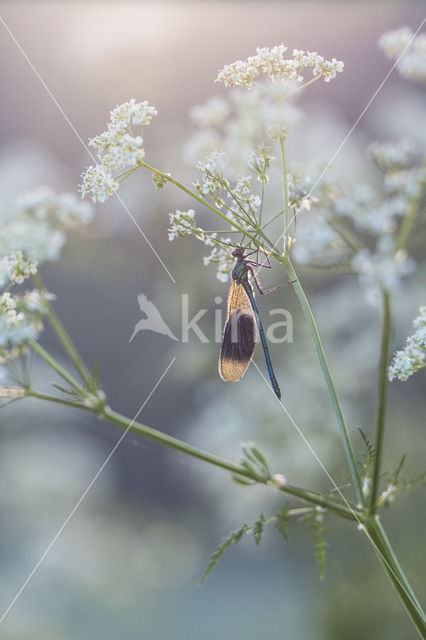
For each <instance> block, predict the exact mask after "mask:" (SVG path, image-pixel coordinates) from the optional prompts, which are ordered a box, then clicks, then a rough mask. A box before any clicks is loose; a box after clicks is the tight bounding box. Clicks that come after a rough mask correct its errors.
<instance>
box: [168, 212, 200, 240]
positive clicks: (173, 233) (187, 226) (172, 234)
mask: <svg viewBox="0 0 426 640" xmlns="http://www.w3.org/2000/svg"><path fill="white" fill-rule="evenodd" d="M169 216H170V229H169V240H170V242H172V241H173V240H175V239H176V238H185V237H187V236H196V237H197V238H199V239H204V235H203V230H202V229H200V228H199V227H197V226H196V224H195V220H194V216H195V211H194V210H193V209H189V210H188V211H179V209H178V210H177V211H174V212H172V213H170V214H169Z"/></svg>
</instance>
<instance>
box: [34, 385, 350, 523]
mask: <svg viewBox="0 0 426 640" xmlns="http://www.w3.org/2000/svg"><path fill="white" fill-rule="evenodd" d="M27 396H28V397H32V398H35V399H39V400H45V401H48V402H54V403H58V404H61V405H66V406H69V407H72V408H74V409H82V410H84V411H91V412H92V413H95V414H96V415H99V416H102V417H104V418H106V419H107V420H109V422H112V423H114V424H117V425H118V426H120V427H121V428H123V429H128V428H129V429H130V430H131V431H134V432H135V433H139V434H140V435H142V436H143V437H145V438H148V439H150V440H154V441H155V442H158V443H159V444H162V445H165V446H167V447H170V448H172V449H175V450H176V451H180V452H182V453H185V454H186V455H189V456H191V457H193V458H197V459H198V460H203V461H204V462H207V463H209V464H212V465H214V466H216V467H220V468H221V469H225V470H226V471H230V472H231V473H232V474H236V475H238V476H244V477H245V478H248V479H250V480H253V481H254V482H264V479H263V478H262V477H260V476H257V475H256V473H254V472H253V471H250V470H249V469H247V468H245V467H243V466H241V465H239V464H235V463H233V462H228V461H227V460H224V459H223V458H219V457H218V456H215V455H213V454H210V453H207V452H206V451H203V450H202V449H198V448H197V447H193V446H192V445H190V444H187V443H186V442H182V441H181V440H178V439H177V438H174V437H173V436H169V435H167V434H166V433H162V432H161V431H158V430H157V429H153V428H152V427H148V426H147V425H144V424H141V423H140V422H136V421H135V420H130V419H129V418H127V417H126V416H123V415H121V414H120V413H117V412H116V411H113V410H112V409H111V408H110V407H108V406H107V405H105V406H104V407H102V408H101V407H99V408H93V407H90V406H86V405H84V404H82V403H79V402H73V401H71V400H66V399H63V398H58V397H56V396H51V395H47V394H43V393H39V392H37V391H35V390H34V389H28V391H27ZM272 484H273V486H274V487H276V488H278V489H280V490H281V491H284V492H285V493H287V494H289V495H291V496H294V497H297V498H300V499H301V500H304V501H306V502H309V503H311V504H314V505H318V506H322V507H324V508H325V509H329V510H330V511H332V512H333V513H335V514H336V515H339V516H341V517H344V518H349V519H352V520H353V519H354V516H353V514H352V513H351V511H350V510H349V509H347V508H346V507H345V506H344V505H340V504H339V503H338V502H335V501H334V500H330V499H328V498H326V497H324V496H323V495H322V494H317V493H316V492H315V491H308V490H305V489H302V488H300V487H294V486H291V485H284V486H281V485H280V486H278V485H277V484H275V483H272Z"/></svg>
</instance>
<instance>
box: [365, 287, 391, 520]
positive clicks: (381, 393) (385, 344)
mask: <svg viewBox="0 0 426 640" xmlns="http://www.w3.org/2000/svg"><path fill="white" fill-rule="evenodd" d="M382 305H383V320H382V342H381V347H380V362H379V380H378V391H377V416H376V436H375V445H374V449H375V455H374V460H373V473H372V476H371V491H370V501H369V510H370V513H374V511H375V508H376V500H377V493H378V488H379V478H380V465H381V461H382V448H383V435H384V428H385V417H386V396H387V384H388V378H387V366H388V360H389V345H390V335H391V325H392V319H391V304H390V295H389V293H388V292H387V291H385V290H383V292H382Z"/></svg>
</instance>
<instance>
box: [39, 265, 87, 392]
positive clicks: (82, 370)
mask: <svg viewBox="0 0 426 640" xmlns="http://www.w3.org/2000/svg"><path fill="white" fill-rule="evenodd" d="M33 280H34V283H35V285H36V287H37V288H38V289H39V290H45V289H46V287H45V286H44V283H43V280H42V279H41V276H40V274H39V273H36V274H35V275H34V276H33ZM47 305H48V309H49V311H48V314H47V319H48V320H49V323H50V325H51V327H52V329H53V330H54V332H55V333H56V335H57V337H58V339H59V341H60V343H61V344H62V346H63V348H64V350H65V352H66V353H67V354H68V356H69V358H70V360H71V362H72V363H73V365H74V366H75V368H76V370H77V371H78V373H79V375H80V377H81V379H82V380H83V382H84V383H85V384H86V386H87V388H88V389H90V390H91V391H94V390H95V389H96V385H95V383H94V381H93V379H92V376H91V375H90V373H89V371H88V369H87V368H86V365H85V364H84V362H83V360H82V358H81V356H80V354H79V353H78V351H77V349H76V347H75V345H74V343H73V341H72V340H71V338H70V336H69V335H68V333H67V331H66V329H65V327H64V326H63V324H62V322H61V321H60V320H59V318H58V316H57V315H56V313H55V311H54V310H53V307H52V305H51V304H50V302H48V301H47Z"/></svg>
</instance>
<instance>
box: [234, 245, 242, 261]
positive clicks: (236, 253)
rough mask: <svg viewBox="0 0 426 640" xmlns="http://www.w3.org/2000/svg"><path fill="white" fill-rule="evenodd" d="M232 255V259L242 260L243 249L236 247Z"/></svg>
mask: <svg viewBox="0 0 426 640" xmlns="http://www.w3.org/2000/svg"><path fill="white" fill-rule="evenodd" d="M232 255H233V257H234V258H242V256H243V255H244V249H241V247H237V248H236V249H234V250H233V252H232Z"/></svg>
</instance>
